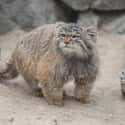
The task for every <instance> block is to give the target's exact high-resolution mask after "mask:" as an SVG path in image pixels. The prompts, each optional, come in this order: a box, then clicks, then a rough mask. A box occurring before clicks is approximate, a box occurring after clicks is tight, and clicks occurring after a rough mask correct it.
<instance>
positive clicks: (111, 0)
mask: <svg viewBox="0 0 125 125" xmlns="http://www.w3.org/2000/svg"><path fill="white" fill-rule="evenodd" d="M91 7H92V8H93V9H97V10H124V9H125V0H95V1H94V2H93V4H92V6H91Z"/></svg>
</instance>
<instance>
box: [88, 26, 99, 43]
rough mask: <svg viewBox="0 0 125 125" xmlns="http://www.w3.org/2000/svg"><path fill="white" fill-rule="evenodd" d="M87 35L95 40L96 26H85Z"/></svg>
mask: <svg viewBox="0 0 125 125" xmlns="http://www.w3.org/2000/svg"><path fill="white" fill-rule="evenodd" d="M86 31H87V35H88V36H89V37H90V38H91V39H92V40H93V41H94V42H96V41H97V28H96V27H94V26H89V27H87V28H86Z"/></svg>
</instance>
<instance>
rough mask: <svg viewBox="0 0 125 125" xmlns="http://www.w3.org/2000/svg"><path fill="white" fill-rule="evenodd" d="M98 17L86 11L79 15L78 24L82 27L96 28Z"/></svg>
mask: <svg viewBox="0 0 125 125" xmlns="http://www.w3.org/2000/svg"><path fill="white" fill-rule="evenodd" d="M98 22H99V16H98V15H97V14H95V13H93V12H92V11H86V12H83V13H81V14H80V15H79V18H78V22H77V23H80V24H82V25H83V26H84V27H88V26H95V27H98Z"/></svg>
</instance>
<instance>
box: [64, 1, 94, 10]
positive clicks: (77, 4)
mask: <svg viewBox="0 0 125 125" xmlns="http://www.w3.org/2000/svg"><path fill="white" fill-rule="evenodd" d="M92 1H93V0H62V2H64V3H65V4H66V5H67V6H69V7H70V8H72V9H74V10H76V11H84V10H87V9H88V8H89V7H90V5H91V2H92Z"/></svg>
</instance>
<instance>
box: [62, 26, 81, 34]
mask: <svg viewBox="0 0 125 125" xmlns="http://www.w3.org/2000/svg"><path fill="white" fill-rule="evenodd" d="M62 29H63V30H64V31H66V32H73V31H75V32H76V33H77V32H80V27H79V26H78V25H76V24H65V25H63V27H62Z"/></svg>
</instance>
